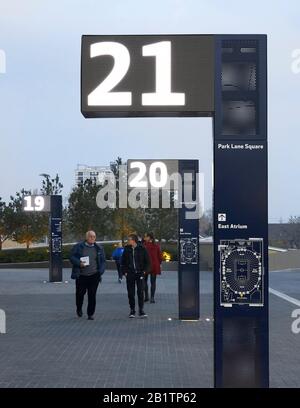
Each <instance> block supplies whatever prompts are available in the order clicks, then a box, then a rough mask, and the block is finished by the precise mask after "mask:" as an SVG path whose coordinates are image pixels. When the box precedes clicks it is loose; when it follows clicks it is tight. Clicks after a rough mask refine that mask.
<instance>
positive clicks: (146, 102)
mask: <svg viewBox="0 0 300 408" xmlns="http://www.w3.org/2000/svg"><path fill="white" fill-rule="evenodd" d="M81 112H82V114H83V115H84V116H85V117H87V118H93V117H99V118H111V117H141V116H151V117H160V116H171V117H173V116H176V117H180V116H211V117H212V118H213V146H214V147H213V149H214V154H213V165H214V172H213V174H214V187H213V223H214V232H213V246H214V268H213V269H214V271H213V279H214V350H215V351H214V367H215V370H214V372H215V386H217V387H267V386H268V385H269V343H268V341H269V339H268V336H269V331H268V330H269V326H268V324H269V323H268V199H267V190H268V181H267V180H268V178H267V153H268V152H267V148H268V145H267V38H266V36H265V35H137V36H134V35H129V36H127V35H125V36H122V35H104V36H103V35H84V36H83V37H82V52H81ZM119 137H122V136H121V135H116V139H117V138H119ZM199 137H201V135H199ZM162 140H163V137H162ZM187 141H188V134H184V135H182V137H180V136H176V138H175V137H174V143H176V144H177V145H178V149H180V145H181V144H183V143H186V142H187ZM141 153H144V152H141ZM194 154H195V152H194V151H193V152H191V155H193V156H194ZM174 164H175V166H178V173H179V174H181V175H183V173H185V172H187V170H188V171H189V172H191V171H192V172H195V173H197V172H198V167H197V166H198V161H195V160H194V161H193V160H191V161H189V160H187V161H181V160H178V161H176V160H174V161H173V162H172V160H170V161H169V162H166V161H164V160H150V161H147V160H139V159H138V160H132V161H129V172H131V174H132V178H130V181H129V185H128V192H129V195H130V194H131V190H132V189H134V188H140V189H141V191H143V189H147V188H149V187H151V186H152V187H153V186H154V188H157V189H160V190H161V191H162V192H163V191H175V190H176V189H175V188H174V187H172V184H171V187H170V185H169V184H168V176H169V170H170V166H173V165H174ZM131 167H132V168H131ZM133 173H134V174H133ZM192 180H193V178H192ZM190 183H191V184H192V185H193V181H190ZM179 184H180V183H179ZM172 188H174V190H172ZM141 194H142V193H141ZM186 204H187V203H186ZM183 207H184V206H183ZM187 210H188V208H187V206H185V208H184V210H183V211H182V210H181V209H179V210H178V217H179V224H180V223H181V222H182V223H183V224H182V225H184V227H183V229H182V230H180V228H179V234H178V235H179V239H178V241H179V246H178V251H179V271H182V272H179V276H183V275H184V276H185V277H187V276H188V274H189V273H190V274H191V276H193V278H191V279H189V278H187V279H186V280H183V281H182V282H184V284H183V286H184V293H187V294H188V296H187V298H186V300H185V301H184V304H185V306H187V305H188V297H189V296H190V299H192V300H191V304H193V305H192V306H191V305H190V306H191V308H190V311H191V310H194V311H195V310H196V309H197V307H198V305H197V304H196V303H195V302H196V297H195V294H194V292H193V290H194V288H193V286H192V284H191V283H192V282H193V284H195V281H194V280H193V279H194V275H193V274H194V273H195V270H194V269H193V268H192V266H193V265H194V266H195V265H196V268H197V271H199V264H198V244H199V242H198V241H199V240H198V232H197V230H196V229H193V228H194V227H193V225H194V224H192V223H193V220H192V219H186V218H185V217H186V215H187ZM190 215H191V214H190ZM181 217H184V219H181ZM187 221H191V224H187V223H186V222H187ZM191 231H193V232H191ZM180 268H183V269H180ZM189 268H191V269H189ZM184 279H185V278H184ZM180 290H181V289H180V285H179V293H180ZM184 311H185V312H184V315H183V316H182V318H185V317H187V316H188V314H189V312H188V311H187V309H185V307H184ZM189 316H190V317H191V316H192V314H190V315H189Z"/></svg>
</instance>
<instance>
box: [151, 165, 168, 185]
mask: <svg viewBox="0 0 300 408" xmlns="http://www.w3.org/2000/svg"><path fill="white" fill-rule="evenodd" d="M157 173H159V174H160V180H157V178H156V175H157ZM149 181H150V184H151V186H152V187H155V188H162V187H164V186H165V185H166V184H167V181H168V171H167V166H166V165H165V163H162V162H154V163H152V164H151V166H150V169H149Z"/></svg>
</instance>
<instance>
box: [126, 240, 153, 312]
mask: <svg viewBox="0 0 300 408" xmlns="http://www.w3.org/2000/svg"><path fill="white" fill-rule="evenodd" d="M121 268H122V273H123V275H125V276H126V282H127V292H128V300H129V306H130V314H129V317H130V318H133V317H135V286H136V287H137V295H138V304H139V316H140V317H147V315H146V313H145V312H144V276H145V273H147V272H148V271H149V270H150V268H151V265H150V258H149V255H148V253H147V251H146V249H145V248H144V247H143V246H142V245H141V244H139V243H138V237H137V235H135V234H130V235H129V236H128V245H126V247H125V248H124V252H123V254H122V258H121Z"/></svg>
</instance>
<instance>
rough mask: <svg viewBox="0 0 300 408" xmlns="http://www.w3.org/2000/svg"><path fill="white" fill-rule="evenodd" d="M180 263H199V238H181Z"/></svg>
mask: <svg viewBox="0 0 300 408" xmlns="http://www.w3.org/2000/svg"><path fill="white" fill-rule="evenodd" d="M180 263H181V264H182V265H185V264H197V263H198V246H197V238H183V237H181V238H180Z"/></svg>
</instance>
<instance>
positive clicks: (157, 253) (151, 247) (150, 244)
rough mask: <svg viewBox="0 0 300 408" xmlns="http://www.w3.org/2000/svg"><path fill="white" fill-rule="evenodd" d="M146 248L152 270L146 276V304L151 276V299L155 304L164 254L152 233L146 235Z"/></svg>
mask: <svg viewBox="0 0 300 408" xmlns="http://www.w3.org/2000/svg"><path fill="white" fill-rule="evenodd" d="M144 246H145V248H146V250H147V252H148V254H149V257H150V261H151V269H150V271H149V273H147V274H146V275H145V286H144V289H145V302H148V301H149V290H148V275H150V283H151V299H150V303H155V300H154V295H155V290H156V276H157V275H160V274H161V267H160V265H161V261H162V254H161V250H160V246H159V244H156V243H155V238H154V235H153V233H152V232H147V233H146V234H145V235H144Z"/></svg>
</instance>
